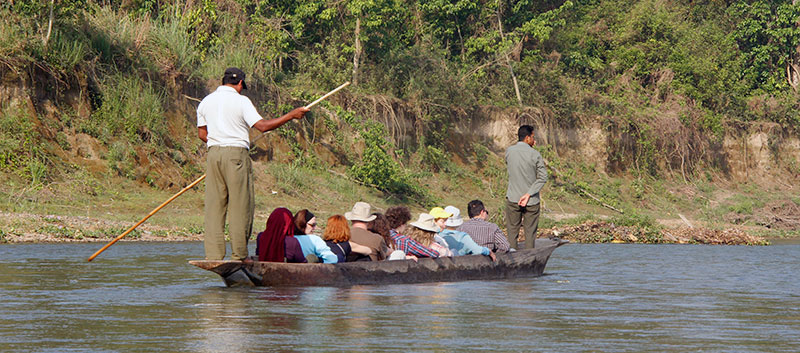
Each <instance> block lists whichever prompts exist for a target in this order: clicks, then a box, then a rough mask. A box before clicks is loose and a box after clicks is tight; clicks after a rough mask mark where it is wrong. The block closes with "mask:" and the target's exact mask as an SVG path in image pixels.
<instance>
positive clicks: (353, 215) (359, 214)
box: [344, 201, 377, 222]
mask: <svg viewBox="0 0 800 353" xmlns="http://www.w3.org/2000/svg"><path fill="white" fill-rule="evenodd" d="M371 209H372V206H370V205H369V204H368V203H366V202H361V201H359V202H356V204H355V205H353V210H352V211H350V212H345V213H344V218H347V220H348V221H361V222H370V221H372V220H374V219H375V218H376V217H377V216H375V215H372V214H371V212H370V211H371Z"/></svg>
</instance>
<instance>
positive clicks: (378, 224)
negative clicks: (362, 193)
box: [367, 213, 406, 260]
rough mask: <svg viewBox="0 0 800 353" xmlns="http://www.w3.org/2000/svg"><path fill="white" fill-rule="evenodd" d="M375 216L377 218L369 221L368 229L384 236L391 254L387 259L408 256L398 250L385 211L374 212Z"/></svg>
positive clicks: (399, 258)
mask: <svg viewBox="0 0 800 353" xmlns="http://www.w3.org/2000/svg"><path fill="white" fill-rule="evenodd" d="M372 215H373V216H375V219H373V220H372V221H370V222H369V223H367V230H368V231H370V232H373V233H375V234H377V235H380V236H381V238H383V241H384V242H386V247H387V248H388V251H387V253H388V254H389V256H388V257H387V258H386V259H387V260H403V259H405V258H406V254H405V253H404V252H403V251H401V250H397V247H396V245H395V244H394V241H392V238H391V234H390V232H391V230H392V229H391V227H389V220H388V219H387V218H386V216H384V215H383V213H372Z"/></svg>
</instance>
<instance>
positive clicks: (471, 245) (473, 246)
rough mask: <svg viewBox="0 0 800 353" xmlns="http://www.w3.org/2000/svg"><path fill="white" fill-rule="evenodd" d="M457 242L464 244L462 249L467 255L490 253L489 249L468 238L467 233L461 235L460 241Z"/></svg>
mask: <svg viewBox="0 0 800 353" xmlns="http://www.w3.org/2000/svg"><path fill="white" fill-rule="evenodd" d="M459 242H461V244H464V249H466V250H467V253H468V254H475V255H477V254H481V255H489V253H491V250H489V248H487V247H485V246H480V245H478V243H476V242H475V241H474V240H472V237H471V236H469V234H467V233H464V234H461V240H459Z"/></svg>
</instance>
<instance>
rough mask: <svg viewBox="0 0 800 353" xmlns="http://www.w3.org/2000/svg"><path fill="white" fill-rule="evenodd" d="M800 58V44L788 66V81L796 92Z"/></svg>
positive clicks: (799, 77) (793, 0)
mask: <svg viewBox="0 0 800 353" xmlns="http://www.w3.org/2000/svg"><path fill="white" fill-rule="evenodd" d="M798 3H800V0H792V5H797V4H798ZM795 25H796V26H798V27H800V21H797V23H795ZM799 57H800V43H798V45H797V47H795V49H794V54H793V55H791V56H790V57H789V63H788V64H786V80H788V81H789V85H790V86H792V89H793V90H794V91H795V92H797V89H798V86H800V68H798V66H799V65H798V61H800V60H798V58H799Z"/></svg>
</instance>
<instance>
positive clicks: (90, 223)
mask: <svg viewBox="0 0 800 353" xmlns="http://www.w3.org/2000/svg"><path fill="white" fill-rule="evenodd" d="M555 216H557V217H559V218H561V219H562V220H565V219H564V217H563V215H555ZM0 217H1V218H2V219H3V221H2V222H0V223H2V224H0V226H2V228H0V243H71V242H83V243H90V242H107V241H110V240H112V239H114V238H115V237H117V236H118V235H119V234H122V233H123V232H124V231H126V230H127V229H128V228H130V227H131V226H133V225H134V224H135V222H124V221H113V220H108V219H100V218H92V217H86V216H63V215H38V214H31V213H12V212H0ZM569 219H570V218H566V220H569ZM665 223H669V222H665ZM538 237H540V238H542V237H546V238H550V237H559V238H561V239H565V240H569V241H571V242H574V243H642V244H713V245H769V244H770V241H769V240H768V239H767V238H765V237H763V236H758V235H753V234H750V233H748V232H747V231H745V230H743V229H741V228H726V229H710V228H705V227H691V228H690V227H664V228H660V229H658V230H654V229H652V228H649V227H642V226H630V225H618V224H615V223H613V222H609V221H605V220H599V221H598V220H587V221H584V222H583V223H581V224H578V225H559V226H553V227H549V228H542V229H540V230H539V233H538ZM122 240H123V241H147V242H153V241H164V242H175V241H201V240H203V234H202V228H201V227H190V228H185V227H175V226H173V227H170V226H162V225H154V224H147V223H144V224H142V225H141V226H139V227H138V228H137V229H136V230H134V231H133V232H131V233H130V234H128V235H127V236H126V237H125V238H123V239H122Z"/></svg>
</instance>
